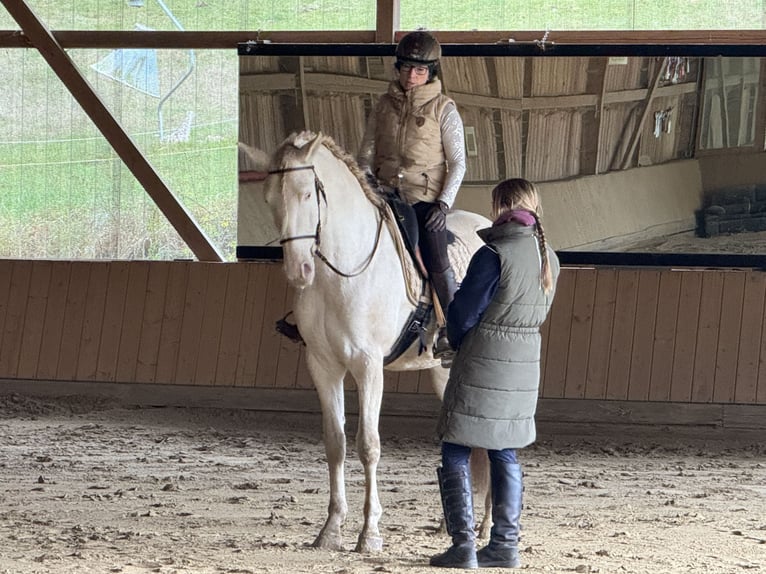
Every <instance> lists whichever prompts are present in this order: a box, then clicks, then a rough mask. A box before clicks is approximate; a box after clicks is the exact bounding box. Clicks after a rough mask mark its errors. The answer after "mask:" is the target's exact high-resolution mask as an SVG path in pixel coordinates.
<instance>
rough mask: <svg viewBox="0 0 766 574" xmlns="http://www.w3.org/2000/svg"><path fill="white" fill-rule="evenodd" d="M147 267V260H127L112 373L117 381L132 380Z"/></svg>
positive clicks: (142, 313)
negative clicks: (122, 309) (123, 295)
mask: <svg viewBox="0 0 766 574" xmlns="http://www.w3.org/2000/svg"><path fill="white" fill-rule="evenodd" d="M152 265H153V264H152ZM149 269H150V264H149V263H147V262H146V261H133V262H131V263H130V267H129V271H128V284H127V287H126V292H125V310H124V312H123V319H122V328H121V331H120V343H119V349H118V352H117V365H116V367H115V374H114V378H115V380H116V381H134V380H135V379H136V368H137V366H138V355H139V350H140V347H141V330H142V326H143V316H144V310H145V308H146V300H147V294H148V289H149ZM155 348H156V347H155Z"/></svg>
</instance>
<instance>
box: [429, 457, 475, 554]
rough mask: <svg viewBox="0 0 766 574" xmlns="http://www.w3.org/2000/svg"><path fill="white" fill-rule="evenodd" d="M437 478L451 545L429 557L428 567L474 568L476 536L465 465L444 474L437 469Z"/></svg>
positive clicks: (471, 497) (469, 480) (469, 476)
mask: <svg viewBox="0 0 766 574" xmlns="http://www.w3.org/2000/svg"><path fill="white" fill-rule="evenodd" d="M436 475H437V476H438V477H439V491H440V492H441V498H442V506H443V507H444V520H445V522H446V524H447V533H448V534H449V535H450V536H451V537H452V546H450V547H449V548H448V549H447V551H446V552H442V553H441V554H437V555H436V556H433V557H431V566H438V567H440V568H476V567H477V563H476V533H475V532H474V529H473V528H474V525H473V492H472V490H471V475H470V474H469V472H468V467H467V466H460V467H457V468H455V469H451V470H447V471H445V470H444V469H442V468H438V469H436Z"/></svg>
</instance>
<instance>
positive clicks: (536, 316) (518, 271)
mask: <svg viewBox="0 0 766 574" xmlns="http://www.w3.org/2000/svg"><path fill="white" fill-rule="evenodd" d="M479 235H480V236H481V237H482V239H484V240H485V242H486V243H487V244H489V245H491V246H492V247H493V248H494V249H495V251H497V253H498V255H499V257H500V280H499V282H498V288H497V291H496V292H495V295H494V297H493V298H492V301H491V302H490V304H489V306H488V307H487V309H486V310H485V311H484V313H483V314H482V316H481V319H480V320H479V322H478V323H477V324H476V325H475V326H474V327H473V328H472V329H471V330H470V331H469V332H468V333H467V334H466V335H465V337H464V338H463V341H462V342H461V344H460V349H459V350H458V352H457V355H456V356H455V360H454V362H453V364H452V369H451V371H450V378H449V382H448V383H447V387H446V389H445V394H444V401H443V406H442V413H441V417H440V421H439V434H440V435H441V437H442V440H444V441H447V442H453V443H456V444H462V445H465V446H470V447H479V448H488V449H497V450H500V449H504V448H522V447H525V446H527V445H529V444H530V443H532V442H534V440H535V437H536V430H535V411H536V409H537V396H538V389H539V386H540V346H541V337H540V325H542V323H543V322H544V321H545V318H546V317H547V315H548V311H549V310H550V307H551V304H552V302H553V295H554V290H555V281H556V279H557V278H558V273H559V263H558V258H557V257H556V253H555V252H554V251H553V249H551V248H550V247H549V248H548V258H549V262H550V266H551V271H552V272H553V279H554V289H553V290H551V292H550V293H545V292H544V291H543V290H542V287H541V286H540V254H539V247H538V243H537V237H536V236H535V235H534V228H533V227H525V226H520V225H517V224H515V223H506V224H504V225H501V226H498V227H492V228H489V229H484V230H481V231H480V232H479Z"/></svg>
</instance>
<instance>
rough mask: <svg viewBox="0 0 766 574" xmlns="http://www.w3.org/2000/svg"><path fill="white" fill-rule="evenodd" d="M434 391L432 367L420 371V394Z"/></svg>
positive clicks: (429, 393) (428, 393)
mask: <svg viewBox="0 0 766 574" xmlns="http://www.w3.org/2000/svg"><path fill="white" fill-rule="evenodd" d="M433 392H434V383H433V376H432V375H431V370H430V369H423V370H420V371H418V394H419V395H431V394H433Z"/></svg>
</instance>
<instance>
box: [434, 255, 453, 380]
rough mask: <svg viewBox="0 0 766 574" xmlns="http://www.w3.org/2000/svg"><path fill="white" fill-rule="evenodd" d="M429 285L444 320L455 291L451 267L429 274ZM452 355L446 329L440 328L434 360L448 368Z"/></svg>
mask: <svg viewBox="0 0 766 574" xmlns="http://www.w3.org/2000/svg"><path fill="white" fill-rule="evenodd" d="M431 283H432V284H433V287H434V290H435V291H436V296H437V297H438V298H439V303H440V304H441V308H442V310H443V311H444V317H445V319H446V317H447V312H448V309H449V305H450V303H452V299H453V298H454V297H455V291H457V281H456V280H455V271H454V270H453V269H452V267H447V268H446V269H445V270H444V271H439V272H431ZM454 353H455V351H454V349H453V348H452V346H451V345H450V344H449V340H448V339H447V329H446V328H445V327H442V328H440V329H439V335H438V337H437V339H436V344H435V345H434V348H433V354H434V358H435V359H442V366H443V367H449V366H451V363H452V357H453V355H454Z"/></svg>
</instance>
